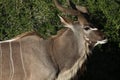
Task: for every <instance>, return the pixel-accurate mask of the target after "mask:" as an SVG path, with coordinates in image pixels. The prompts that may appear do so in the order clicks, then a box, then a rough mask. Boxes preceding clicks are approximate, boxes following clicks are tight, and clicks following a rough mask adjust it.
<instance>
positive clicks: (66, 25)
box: [58, 15, 73, 28]
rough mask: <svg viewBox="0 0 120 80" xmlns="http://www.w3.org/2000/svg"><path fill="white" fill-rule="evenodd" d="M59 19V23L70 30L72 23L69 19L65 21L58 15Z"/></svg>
mask: <svg viewBox="0 0 120 80" xmlns="http://www.w3.org/2000/svg"><path fill="white" fill-rule="evenodd" d="M58 16H59V18H60V21H61V22H62V23H63V24H64V26H65V27H68V28H72V23H73V22H72V21H71V20H70V19H67V18H65V17H62V16H60V15H58Z"/></svg>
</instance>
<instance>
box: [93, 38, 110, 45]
mask: <svg viewBox="0 0 120 80" xmlns="http://www.w3.org/2000/svg"><path fill="white" fill-rule="evenodd" d="M107 41H108V40H107V39H104V40H101V41H97V43H96V44H95V45H94V46H96V45H98V44H105V43H107Z"/></svg>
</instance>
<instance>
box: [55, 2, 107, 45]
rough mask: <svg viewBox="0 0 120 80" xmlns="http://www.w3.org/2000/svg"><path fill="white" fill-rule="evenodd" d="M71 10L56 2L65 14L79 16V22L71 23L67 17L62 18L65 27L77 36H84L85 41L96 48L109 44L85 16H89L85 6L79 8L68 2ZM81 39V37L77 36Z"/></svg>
mask: <svg viewBox="0 0 120 80" xmlns="http://www.w3.org/2000/svg"><path fill="white" fill-rule="evenodd" d="M67 1H68V3H69V5H70V6H71V8H70V9H68V8H65V7H63V6H61V4H60V3H59V1H57V0H54V3H55V5H56V7H57V8H58V9H59V10H60V11H62V12H63V13H65V14H70V15H73V16H77V18H78V21H71V20H70V19H67V18H65V17H61V16H59V17H60V20H61V22H62V23H63V24H64V26H65V27H68V28H71V29H72V31H73V32H74V33H75V34H76V35H77V34H80V35H81V34H82V35H83V37H84V39H85V41H87V42H88V43H89V44H90V45H92V46H96V45H97V44H104V43H106V42H107V39H106V37H105V35H104V33H103V32H101V31H100V30H98V28H96V27H95V26H94V25H93V24H91V23H90V22H89V21H88V20H87V18H86V16H85V15H89V13H88V10H87V8H85V7H83V6H77V5H75V4H74V3H73V2H71V0H67ZM77 37H79V35H77Z"/></svg>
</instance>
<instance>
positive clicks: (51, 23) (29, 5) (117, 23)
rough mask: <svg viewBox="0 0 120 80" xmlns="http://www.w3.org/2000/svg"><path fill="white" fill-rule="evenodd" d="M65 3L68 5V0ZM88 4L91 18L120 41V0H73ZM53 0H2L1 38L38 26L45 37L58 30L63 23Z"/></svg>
mask: <svg viewBox="0 0 120 80" xmlns="http://www.w3.org/2000/svg"><path fill="white" fill-rule="evenodd" d="M61 2H62V4H64V5H67V3H65V0H61ZM74 2H75V3H76V4H79V5H80V4H82V5H84V6H86V7H88V9H89V11H90V14H91V22H92V23H94V24H96V25H97V26H99V28H102V30H103V31H104V32H105V33H106V35H107V36H108V38H109V41H110V42H116V43H119V44H120V1H119V0H74ZM59 13H60V11H59V10H57V9H56V7H55V6H54V3H53V1H52V0H0V39H1V40H6V39H10V38H12V37H14V36H16V35H18V34H20V33H23V32H26V31H31V30H33V29H34V30H36V31H37V32H38V33H40V34H41V35H42V36H43V37H45V38H46V37H49V36H51V35H53V34H56V31H57V30H59V29H60V28H61V27H62V25H61V24H60V21H59V18H58V16H57V14H59Z"/></svg>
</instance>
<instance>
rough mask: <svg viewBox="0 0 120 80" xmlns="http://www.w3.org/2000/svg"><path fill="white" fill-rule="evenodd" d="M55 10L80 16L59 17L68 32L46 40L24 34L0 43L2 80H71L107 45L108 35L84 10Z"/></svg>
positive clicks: (34, 35)
mask: <svg viewBox="0 0 120 80" xmlns="http://www.w3.org/2000/svg"><path fill="white" fill-rule="evenodd" d="M54 3H55V5H56V7H57V8H58V9H59V10H60V11H62V12H65V13H66V14H71V15H74V16H77V17H78V21H75V22H74V21H71V20H69V19H66V18H64V17H61V16H59V17H60V20H61V22H62V23H63V24H64V26H65V27H67V28H65V29H62V30H60V31H59V33H57V35H55V36H52V37H51V38H49V39H47V40H44V39H43V38H42V37H40V36H39V35H38V34H37V33H36V32H28V33H25V34H21V35H19V36H17V37H15V38H13V39H11V40H7V41H1V42H0V80H70V79H71V78H72V77H74V75H76V73H77V71H78V69H80V68H81V67H82V65H83V63H84V62H85V61H86V59H87V55H89V53H90V52H91V50H92V48H94V46H96V45H97V44H103V43H106V41H107V39H106V38H105V35H104V34H103V33H102V32H101V31H99V30H98V29H97V28H95V27H94V26H93V25H92V24H91V23H89V22H88V21H87V19H86V18H85V17H84V15H83V14H84V13H86V12H87V9H86V8H85V7H82V6H81V7H80V6H76V5H74V4H73V3H72V2H71V1H69V3H70V5H71V9H67V8H64V7H62V6H61V5H60V4H59V2H58V1H56V0H54Z"/></svg>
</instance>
